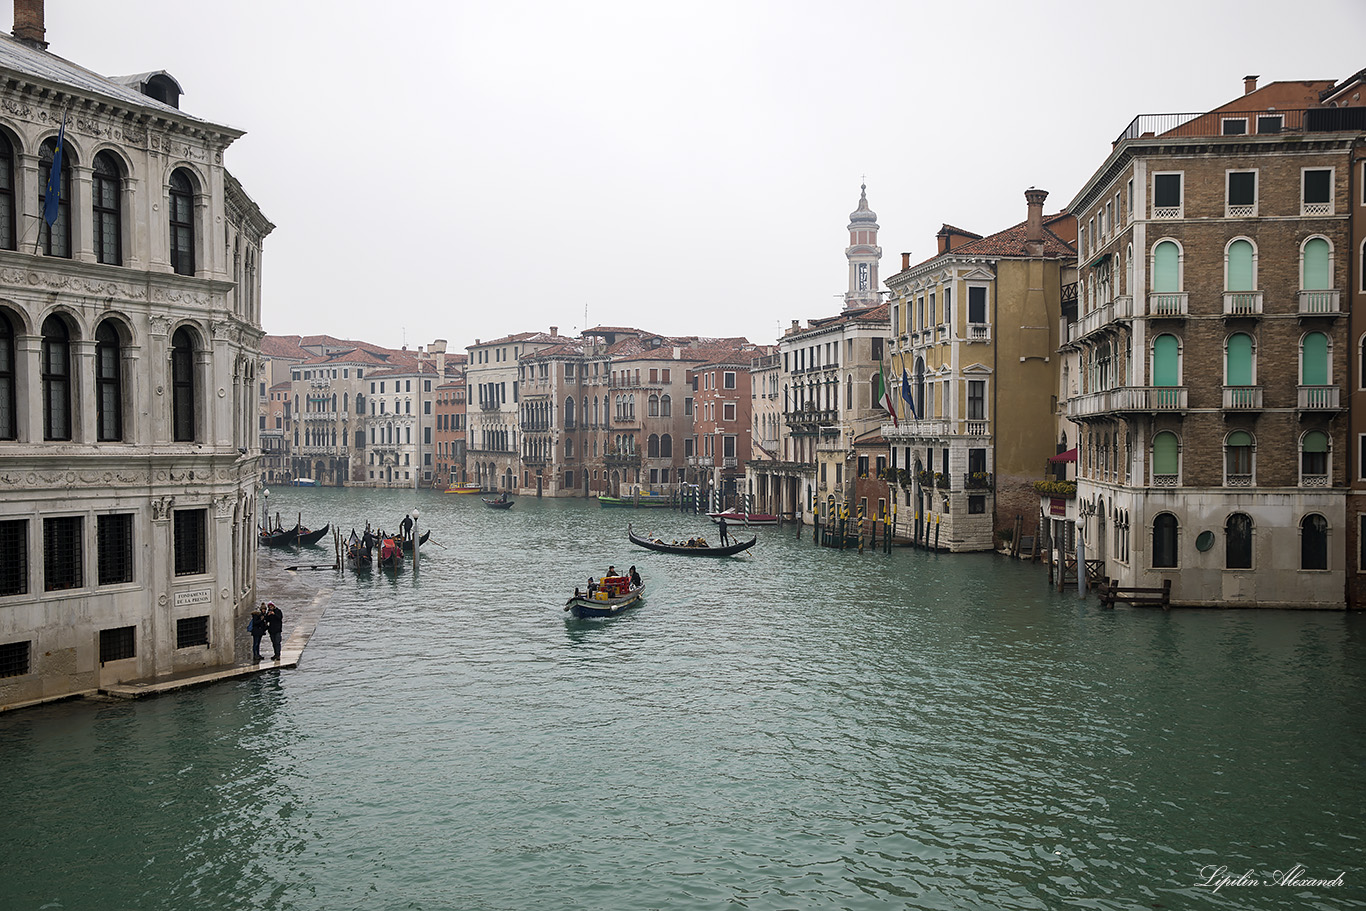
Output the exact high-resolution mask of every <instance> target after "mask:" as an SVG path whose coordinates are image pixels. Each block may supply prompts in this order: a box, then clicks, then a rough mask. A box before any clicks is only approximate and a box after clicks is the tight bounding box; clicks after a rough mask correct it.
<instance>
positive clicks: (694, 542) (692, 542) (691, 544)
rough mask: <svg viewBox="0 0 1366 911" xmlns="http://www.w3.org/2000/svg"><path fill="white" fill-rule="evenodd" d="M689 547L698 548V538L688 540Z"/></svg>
mask: <svg viewBox="0 0 1366 911" xmlns="http://www.w3.org/2000/svg"><path fill="white" fill-rule="evenodd" d="M688 546H689V547H696V546H697V539H696V538H689V539H688Z"/></svg>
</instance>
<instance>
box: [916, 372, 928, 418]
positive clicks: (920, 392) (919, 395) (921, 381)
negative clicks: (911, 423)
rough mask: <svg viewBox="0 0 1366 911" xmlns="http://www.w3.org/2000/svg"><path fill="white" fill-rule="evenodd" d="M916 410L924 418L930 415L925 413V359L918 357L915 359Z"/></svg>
mask: <svg viewBox="0 0 1366 911" xmlns="http://www.w3.org/2000/svg"><path fill="white" fill-rule="evenodd" d="M914 398H915V410H916V413H917V414H919V415H920V416H921V417H922V418H928V417H930V415H928V414H926V413H925V359H924V358H923V357H918V358H916V359H915V395H914Z"/></svg>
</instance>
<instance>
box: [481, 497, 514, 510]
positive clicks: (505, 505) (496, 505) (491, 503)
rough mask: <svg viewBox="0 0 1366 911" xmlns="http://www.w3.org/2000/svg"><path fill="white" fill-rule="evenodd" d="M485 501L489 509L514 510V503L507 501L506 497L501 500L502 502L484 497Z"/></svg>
mask: <svg viewBox="0 0 1366 911" xmlns="http://www.w3.org/2000/svg"><path fill="white" fill-rule="evenodd" d="M483 499H484V505H485V506H487V507H488V508H489V509H511V508H512V501H511V500H509V499H507V498H506V497H504V498H503V499H501V500H490V499H489V498H488V497H484V498H483Z"/></svg>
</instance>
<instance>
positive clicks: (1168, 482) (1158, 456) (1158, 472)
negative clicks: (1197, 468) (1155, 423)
mask: <svg viewBox="0 0 1366 911" xmlns="http://www.w3.org/2000/svg"><path fill="white" fill-rule="evenodd" d="M1180 474H1181V446H1180V441H1179V440H1177V438H1176V434H1174V433H1172V432H1171V431H1170V430H1164V431H1162V432H1161V433H1159V434H1157V435H1156V436H1155V437H1153V483H1154V484H1156V485H1160V486H1161V485H1165V486H1175V484H1176V478H1177V476H1178V475H1180Z"/></svg>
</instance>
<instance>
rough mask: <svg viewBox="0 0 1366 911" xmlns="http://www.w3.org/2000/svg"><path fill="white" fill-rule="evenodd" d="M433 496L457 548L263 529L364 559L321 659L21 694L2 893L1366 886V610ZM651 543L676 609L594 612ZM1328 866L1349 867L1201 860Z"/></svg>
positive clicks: (1283, 894) (12, 729)
mask: <svg viewBox="0 0 1366 911" xmlns="http://www.w3.org/2000/svg"><path fill="white" fill-rule="evenodd" d="M410 496H411V495H410ZM273 500H275V501H276V502H275V503H273V504H272V505H273V506H275V507H277V508H280V509H281V510H282V511H283V512H286V513H289V512H293V511H296V510H302V511H303V512H304V514H305V517H306V519H309V520H312V521H329V520H330V521H333V522H338V523H340V524H342V526H343V527H346V528H349V527H350V525H351V524H352V523H353V522H354V523H356V524H357V525H362V524H363V523H364V521H365V519H366V518H370V519H371V520H373V521H376V522H379V523H383V524H386V525H395V526H396V525H397V520H398V519H399V518H401V513H402V510H403V509H405V508H408V507H409V506H410V505H411V503H406V502H404V503H396V501H395V499H394V497H393V495H392V494H383V493H381V492H377V491H329V490H316V491H299V492H296V491H282V492H280V493H279V494H278V495H277V496H276V497H274V498H273ZM416 502H417V504H418V505H419V506H420V508H421V509H422V510H423V512H424V513H425V515H424V516H423V517H422V519H421V523H422V525H423V526H424V527H430V528H431V529H432V530H433V535H432V538H433V542H432V543H430V544H429V545H428V546H427V547H426V548H425V549H424V551H423V562H422V567H421V570H420V572H419V573H418V574H414V573H413V572H412V571H411V570H407V571H405V572H404V573H402V574H400V575H399V576H398V577H397V578H394V577H391V576H386V575H382V574H379V573H376V574H374V575H372V576H371V577H369V578H368V579H364V578H363V579H356V578H353V577H351V576H347V577H345V578H343V579H337V578H336V577H335V576H334V575H332V574H330V573H299V574H289V573H283V572H281V567H283V566H285V565H289V564H290V563H291V562H302V561H299V560H297V559H296V558H294V557H292V556H290V555H288V554H280V553H263V555H262V560H263V567H262V578H263V580H266V579H270V580H275V581H273V582H272V583H271V587H270V589H269V590H268V591H267V590H264V589H263V592H262V594H263V596H272V597H275V598H276V600H282V602H283V603H284V605H285V606H286V609H288V608H289V606H290V605H294V604H298V603H301V602H302V601H303V600H304V599H307V598H311V597H312V596H313V594H314V591H315V589H317V588H319V587H322V588H324V589H327V588H331V589H333V590H332V591H331V594H330V606H329V609H328V612H327V614H326V616H325V617H324V619H323V621H322V623H321V624H320V625H319V627H318V630H317V633H316V634H315V636H314V639H313V641H312V642H311V643H310V645H309V647H308V650H307V652H306V653H305V656H304V662H303V664H302V666H301V667H300V668H299V669H298V670H297V671H290V672H285V673H282V674H275V673H265V674H262V675H259V676H257V677H254V678H251V679H248V680H244V681H241V682H237V683H232V684H225V685H220V686H215V687H211V688H206V689H199V690H194V691H190V692H185V693H180V694H175V695H171V696H167V697H163V698H160V699H153V700H145V701H142V702H139V703H135V704H128V705H124V704H112V705H96V704H90V703H76V704H66V705H59V706H52V707H47V708H40V709H35V710H32V711H26V712H20V713H15V714H11V715H8V716H3V717H0V765H3V768H4V769H5V770H6V773H5V776H6V779H7V782H6V785H5V787H4V789H3V790H0V793H3V795H4V798H3V803H0V809H3V810H4V815H5V818H6V819H7V820H8V827H7V828H8V830H7V834H6V836H5V842H4V843H3V844H4V845H5V850H4V851H3V860H0V874H2V875H0V907H5V908H41V907H47V908H89V907H148V908H152V907H171V906H180V905H194V906H201V907H214V908H258V907H278V908H297V909H314V908H327V909H337V908H367V909H368V908H423V909H436V908H462V909H473V908H480V909H483V908H488V909H504V908H506V909H522V908H529V907H532V906H544V907H551V908H582V909H603V908H606V909H632V911H634V909H642V908H665V907H668V908H705V907H722V906H727V907H737V908H749V909H782V908H801V909H806V908H883V907H888V906H892V907H910V908H946V909H947V908H953V909H959V908H1002V909H1052V908H1058V907H1076V908H1094V909H1131V908H1140V907H1165V908H1190V907H1205V908H1228V907H1240V908H1305V907H1309V908H1349V907H1357V908H1360V907H1366V904H1363V903H1362V902H1361V901H1360V899H1359V896H1360V895H1361V894H1362V886H1363V883H1366V871H1363V869H1362V866H1361V863H1360V854H1361V844H1360V839H1361V836H1362V833H1363V825H1362V823H1363V808H1366V787H1363V785H1362V783H1361V774H1360V773H1361V769H1362V768H1363V760H1364V759H1366V724H1363V721H1362V713H1361V704H1362V703H1361V695H1362V683H1363V677H1366V673H1364V672H1366V647H1364V646H1366V624H1363V618H1361V617H1357V616H1343V615H1333V614H1319V613H1315V614H1296V613H1286V612H1275V613H1257V612H1176V613H1173V614H1170V615H1168V614H1163V613H1161V612H1145V611H1133V610H1123V609H1121V610H1117V611H1108V612H1107V611H1101V610H1099V609H1098V608H1097V607H1096V606H1095V604H1094V602H1082V601H1079V600H1078V599H1077V598H1076V596H1075V594H1073V593H1069V594H1066V595H1057V594H1055V593H1052V592H1050V591H1048V590H1047V586H1046V581H1045V579H1046V576H1045V572H1044V571H1043V570H1042V569H1040V568H1038V567H1031V566H1027V565H1019V564H1015V563H1012V562H1010V561H1007V560H1003V559H1000V558H997V557H994V556H988V555H974V556H959V557H934V556H930V555H926V554H921V553H918V552H912V551H897V552H895V553H893V554H891V555H886V554H880V553H867V554H863V555H859V554H856V553H843V554H841V553H838V552H833V551H827V550H821V549H817V548H815V547H813V546H812V545H811V541H810V534H809V531H808V532H806V533H804V535H803V538H802V540H800V541H798V540H796V538H795V535H794V531H793V529H791V528H786V529H782V530H777V529H762V530H760V531H759V532H758V534H759V535H760V544H759V546H758V548H756V550H755V552H754V556H753V558H748V559H743V560H728V561H717V562H712V561H703V560H695V559H693V560H690V559H688V558H680V557H667V556H663V555H657V554H651V553H649V552H646V551H643V550H639V549H628V548H629V545H628V544H626V543H625V534H624V526H625V523H626V522H627V521H628V520H634V521H635V522H636V524H637V528H638V530H640V531H644V532H657V533H658V534H659V535H660V536H662V537H664V538H665V539H671V538H673V537H676V536H683V535H687V534H694V533H696V532H697V531H699V530H704V529H703V526H702V525H701V524H700V523H698V522H697V521H696V520H695V519H691V518H687V517H682V516H679V515H677V514H674V513H653V512H645V511H641V512H632V511H615V510H598V509H597V508H595V507H589V506H587V505H585V504H583V503H580V502H573V503H565V502H550V501H544V502H535V501H532V500H520V501H519V502H518V505H517V506H516V507H514V509H513V510H512V511H511V512H510V513H507V514H504V513H498V512H494V511H492V510H486V509H484V508H483V507H482V506H481V504H479V502H478V500H477V498H468V497H441V496H436V495H427V496H422V497H418V498H416ZM367 510H368V511H370V512H369V513H368V514H367ZM381 510H384V511H389V512H393V513H394V515H392V516H388V515H380V514H379V512H380V511H381ZM312 559H318V558H316V557H315V558H312ZM632 562H634V563H635V564H636V565H637V566H639V567H640V569H641V572H642V573H643V574H644V575H645V576H646V579H647V582H648V584H649V589H648V595H647V600H646V602H645V604H644V605H642V606H641V607H640V608H639V609H637V610H635V611H633V612H630V613H628V614H625V615H623V616H620V617H616V618H611V619H608V620H598V621H574V620H567V619H566V615H565V614H564V613H563V612H562V611H561V605H562V604H563V603H564V599H565V598H566V597H567V595H568V594H569V592H570V591H571V590H572V589H573V587H574V585H575V584H576V583H575V580H578V582H579V583H580V584H582V582H583V581H585V580H586V578H587V576H588V574H589V573H590V572H598V573H600V572H602V571H603V570H605V568H606V566H607V564H608V563H614V564H615V565H616V566H617V567H618V568H625V567H626V566H628V565H630V564H631V563H632ZM277 593H278V594H277ZM1295 863H1302V864H1304V865H1305V866H1306V868H1307V875H1310V876H1321V877H1332V876H1335V875H1336V874H1337V873H1338V872H1340V871H1345V881H1346V884H1347V885H1346V886H1345V887H1344V888H1342V889H1326V888H1319V889H1293V888H1287V889H1281V888H1274V887H1258V888H1250V887H1248V888H1242V889H1239V890H1236V891H1234V890H1232V889H1231V888H1226V889H1225V890H1223V891H1221V892H1220V893H1219V894H1217V895H1212V894H1210V892H1209V890H1207V889H1200V888H1198V887H1197V886H1196V885H1195V883H1196V882H1197V871H1198V870H1199V868H1200V867H1202V866H1204V865H1206V864H1214V865H1219V864H1225V865H1228V866H1229V868H1230V869H1231V871H1232V872H1234V873H1238V872H1242V871H1243V870H1245V869H1248V868H1251V869H1256V870H1259V871H1266V872H1268V873H1269V871H1271V870H1274V869H1277V868H1282V869H1284V868H1287V867H1289V866H1291V865H1293V864H1295Z"/></svg>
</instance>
